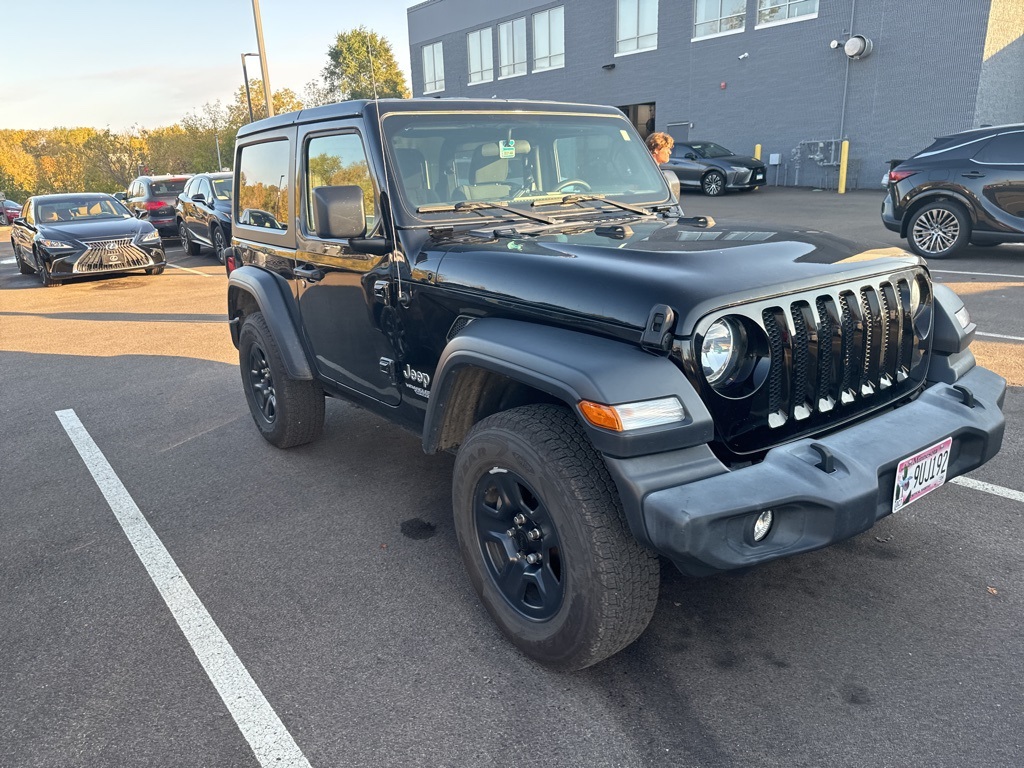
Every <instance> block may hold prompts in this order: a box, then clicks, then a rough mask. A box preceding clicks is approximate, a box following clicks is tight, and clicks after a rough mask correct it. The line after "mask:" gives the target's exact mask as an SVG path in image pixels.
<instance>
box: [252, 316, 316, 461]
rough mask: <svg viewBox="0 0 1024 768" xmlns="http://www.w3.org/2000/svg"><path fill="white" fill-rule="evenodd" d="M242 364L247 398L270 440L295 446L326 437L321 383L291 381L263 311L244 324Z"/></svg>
mask: <svg viewBox="0 0 1024 768" xmlns="http://www.w3.org/2000/svg"><path fill="white" fill-rule="evenodd" d="M238 360H239V367H240V368H241V372H242V388H243V389H244V390H245V399H246V401H248V403H249V410H250V412H251V413H252V418H253V421H255V422H256V427H257V428H258V429H259V430H260V433H261V434H262V435H263V437H264V438H266V440H267V442H269V443H271V444H272V445H276V446H277V447H278V448H292V447H294V446H296V445H303V444H305V443H310V442H312V441H313V440H316V439H317V438H318V437H320V435H321V434H322V433H323V430H324V392H323V390H322V389H321V388H320V385H319V384H317V383H316V382H315V381H305V380H302V379H292V378H289V376H288V373H287V369H286V368H285V366H284V362H283V361H282V359H281V352H280V350H279V349H278V346H277V341H276V340H275V339H274V336H273V334H271V332H270V329H269V328H268V327H267V321H266V320H265V319H264V317H263V313H262V312H253V313H252V314H250V315H248V316H247V317H246V318H245V322H243V323H242V330H241V332H240V333H239V339H238Z"/></svg>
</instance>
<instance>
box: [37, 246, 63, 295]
mask: <svg viewBox="0 0 1024 768" xmlns="http://www.w3.org/2000/svg"><path fill="white" fill-rule="evenodd" d="M33 255H34V256H35V260H36V274H37V275H39V280H40V282H42V284H43V288H53V287H54V286H55V285H60V282H59V281H57V280H54V279H53V275H51V274H50V268H49V267H47V266H46V262H45V261H43V260H42V259H41V258H39V254H38V253H33Z"/></svg>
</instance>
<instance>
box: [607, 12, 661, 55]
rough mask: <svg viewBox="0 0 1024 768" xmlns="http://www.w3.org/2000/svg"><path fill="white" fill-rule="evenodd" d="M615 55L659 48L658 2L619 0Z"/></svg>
mask: <svg viewBox="0 0 1024 768" xmlns="http://www.w3.org/2000/svg"><path fill="white" fill-rule="evenodd" d="M617 10H618V16H617V20H616V25H615V53H635V52H636V51H649V50H651V49H653V48H657V47H658V0H618V9H617Z"/></svg>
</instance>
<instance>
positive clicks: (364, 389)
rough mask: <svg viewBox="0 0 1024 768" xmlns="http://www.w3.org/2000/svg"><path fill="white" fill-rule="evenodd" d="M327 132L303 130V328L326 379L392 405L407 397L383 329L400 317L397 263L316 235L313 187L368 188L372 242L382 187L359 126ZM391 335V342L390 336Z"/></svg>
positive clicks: (299, 268)
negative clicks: (395, 288)
mask: <svg viewBox="0 0 1024 768" xmlns="http://www.w3.org/2000/svg"><path fill="white" fill-rule="evenodd" d="M346 123H347V125H346V124H345V123H343V124H342V125H341V126H339V127H338V128H337V129H335V130H333V131H330V132H326V131H324V130H323V129H322V128H321V129H320V130H318V131H317V130H313V129H310V130H308V131H306V132H304V133H301V132H300V135H299V147H300V152H301V185H300V187H299V193H300V195H301V197H302V200H301V203H300V205H301V215H300V224H299V227H298V228H297V232H296V235H297V243H296V245H297V250H296V254H295V259H296V263H295V277H296V287H297V291H298V300H299V312H300V314H301V315H302V326H303V328H304V330H305V332H306V338H307V341H308V342H309V345H310V347H311V348H312V351H313V358H314V361H315V364H316V366H317V369H318V371H319V373H320V375H321V376H324V377H325V378H327V379H330V380H331V381H333V382H336V383H337V384H339V385H340V386H342V387H345V388H347V389H351V390H355V391H357V392H359V393H361V394H363V395H365V396H367V397H370V398H372V399H374V400H377V401H379V402H381V403H384V404H386V405H389V406H397V405H398V404H399V402H400V400H401V396H400V394H399V389H398V386H397V366H398V355H397V354H396V352H395V348H394V345H393V344H392V342H391V340H390V339H391V338H394V334H390V335H385V333H384V332H383V330H382V328H384V327H388V328H390V327H392V326H393V325H394V322H393V320H394V317H395V316H397V313H395V307H394V300H395V299H394V295H393V294H394V292H393V291H392V289H391V277H392V267H393V263H392V259H391V256H390V254H388V255H384V256H380V255H373V254H369V253H365V252H360V251H357V250H355V249H354V248H352V247H351V245H350V244H349V242H348V241H347V240H328V239H321V238H320V237H318V236H317V235H316V229H315V227H316V222H315V220H314V210H313V205H312V200H313V190H314V189H315V188H317V187H322V186H343V185H358V186H360V187H362V189H363V201H364V205H365V209H366V210H365V212H366V219H367V232H368V235H367V236H368V237H370V238H372V237H374V234H375V231H377V230H379V221H378V216H377V211H378V206H377V199H378V198H377V190H376V188H375V185H374V181H373V179H374V173H373V172H372V170H371V168H372V166H371V165H370V161H369V159H368V157H369V155H368V153H367V152H366V149H365V146H364V141H363V136H362V135H361V134H360V133H359V132H358V130H357V127H358V123H359V121H346ZM389 336H390V338H389Z"/></svg>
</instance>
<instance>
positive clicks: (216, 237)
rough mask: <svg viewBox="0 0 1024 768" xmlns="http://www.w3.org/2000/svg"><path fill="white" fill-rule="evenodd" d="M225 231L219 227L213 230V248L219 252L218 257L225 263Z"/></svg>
mask: <svg viewBox="0 0 1024 768" xmlns="http://www.w3.org/2000/svg"><path fill="white" fill-rule="evenodd" d="M224 245H225V244H224V233H223V232H221V231H220V230H219V229H217V230H214V232H213V250H215V251H216V252H217V259H218V260H219V261H220V263H221V264H223V263H224Z"/></svg>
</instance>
